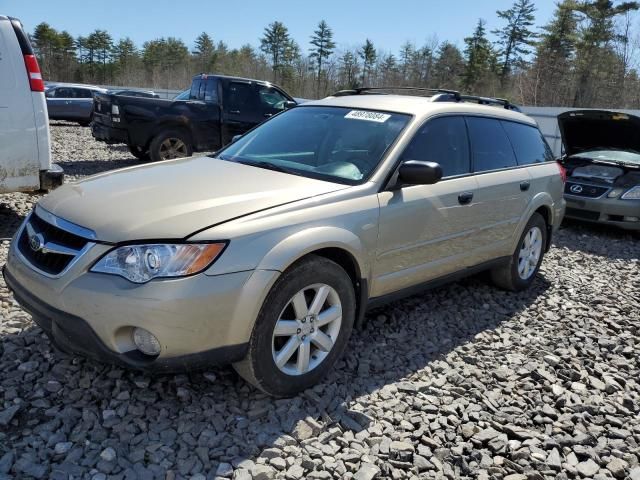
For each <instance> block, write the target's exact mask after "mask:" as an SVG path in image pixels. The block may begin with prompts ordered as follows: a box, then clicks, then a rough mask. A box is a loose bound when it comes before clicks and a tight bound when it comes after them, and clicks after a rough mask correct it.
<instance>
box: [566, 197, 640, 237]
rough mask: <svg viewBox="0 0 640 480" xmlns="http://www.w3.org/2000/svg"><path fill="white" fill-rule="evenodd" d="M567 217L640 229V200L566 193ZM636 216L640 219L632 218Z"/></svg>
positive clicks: (628, 228) (629, 228)
mask: <svg viewBox="0 0 640 480" xmlns="http://www.w3.org/2000/svg"><path fill="white" fill-rule="evenodd" d="M565 200H566V201H567V210H566V212H565V217H566V218H571V219H575V220H581V221H585V222H590V223H599V224H604V225H612V226H616V227H618V228H623V229H625V230H638V231H640V200H620V199H618V198H606V197H602V198H585V197H578V196H573V195H565ZM633 218H636V219H638V220H635V221H634V220H632V219H633Z"/></svg>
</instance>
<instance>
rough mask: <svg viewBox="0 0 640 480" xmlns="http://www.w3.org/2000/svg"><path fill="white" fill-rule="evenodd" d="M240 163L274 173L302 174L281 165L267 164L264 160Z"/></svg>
mask: <svg viewBox="0 0 640 480" xmlns="http://www.w3.org/2000/svg"><path fill="white" fill-rule="evenodd" d="M238 163H242V164H243V165H250V166H252V167H258V168H264V169H266V170H273V171H274V172H281V173H288V174H290V175H300V173H298V172H296V171H294V170H291V169H289V168H286V167H281V166H280V165H275V164H273V163H269V162H265V161H263V160H238Z"/></svg>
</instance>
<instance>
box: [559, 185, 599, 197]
mask: <svg viewBox="0 0 640 480" xmlns="http://www.w3.org/2000/svg"><path fill="white" fill-rule="evenodd" d="M608 191H609V188H608V187H596V186H595V185H586V184H584V183H575V182H567V183H566V184H565V186H564V193H566V194H568V195H575V196H576V197H587V198H598V197H601V196H602V195H604V194H605V193H607V192H608Z"/></svg>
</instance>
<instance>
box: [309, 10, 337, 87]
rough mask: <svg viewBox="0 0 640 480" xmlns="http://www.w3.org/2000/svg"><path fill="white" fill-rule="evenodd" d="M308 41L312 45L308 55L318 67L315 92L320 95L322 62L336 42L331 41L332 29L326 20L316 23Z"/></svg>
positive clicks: (330, 52)
mask: <svg viewBox="0 0 640 480" xmlns="http://www.w3.org/2000/svg"><path fill="white" fill-rule="evenodd" d="M310 43H311V45H313V48H311V50H310V52H311V55H309V56H310V57H311V58H312V59H314V60H315V61H316V65H317V67H318V83H317V94H318V96H320V79H321V76H322V62H323V60H325V59H327V58H329V57H330V56H331V54H332V53H333V50H334V49H335V48H336V44H335V42H334V41H333V31H332V30H331V28H330V27H329V25H327V22H325V21H324V20H321V21H320V23H318V28H317V30H315V31H314V32H313V35H312V36H311V42H310Z"/></svg>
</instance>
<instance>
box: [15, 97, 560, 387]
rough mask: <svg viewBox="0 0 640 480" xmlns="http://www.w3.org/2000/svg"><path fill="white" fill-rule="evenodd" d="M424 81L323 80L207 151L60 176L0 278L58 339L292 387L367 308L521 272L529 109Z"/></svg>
mask: <svg viewBox="0 0 640 480" xmlns="http://www.w3.org/2000/svg"><path fill="white" fill-rule="evenodd" d="M443 95H444V94H439V93H435V94H434V95H433V96H431V97H427V98H418V97H412V96H402V95H370V94H367V92H366V91H356V92H353V94H352V95H348V94H347V95H342V96H335V97H329V98H326V99H324V100H319V101H313V102H308V103H305V104H303V105H301V106H299V107H296V108H293V109H291V110H289V111H286V112H284V113H282V114H279V115H276V116H274V117H273V118H272V119H270V120H269V121H267V122H265V123H264V124H262V125H261V126H259V127H257V128H255V129H254V130H252V131H251V132H249V133H247V134H245V135H244V136H242V137H241V138H240V139H238V140H237V141H235V142H234V143H232V144H231V145H229V146H228V147H226V148H225V149H223V150H221V151H220V152H218V153H217V154H215V155H212V156H210V157H197V158H187V159H180V160H175V161H174V160H172V161H167V162H162V163H159V164H154V165H144V166H139V167H133V168H128V169H124V170H119V171H114V172H110V173H106V174H101V175H97V176H95V177H91V178H88V179H86V180H82V181H79V182H77V183H73V184H68V185H65V186H63V187H61V188H59V189H58V190H56V191H54V192H53V193H51V194H49V195H48V196H46V197H44V198H43V199H42V200H41V201H40V202H39V203H38V205H37V206H36V208H35V210H34V211H33V212H32V213H31V215H30V216H29V217H28V218H27V219H26V220H25V222H24V224H23V226H22V227H21V228H20V230H19V231H18V232H17V234H16V236H15V238H14V240H13V243H12V245H11V248H10V251H9V255H8V260H7V265H6V269H5V270H4V274H5V279H6V282H7V285H8V286H9V287H10V288H11V289H12V290H13V292H14V294H15V297H16V299H17V300H18V301H19V302H20V303H21V304H22V305H23V306H24V308H25V309H26V310H28V311H29V312H31V313H32V315H33V318H34V319H35V321H36V322H37V323H38V324H39V325H40V326H41V327H42V328H43V329H44V330H45V331H46V332H47V333H48V334H49V336H50V337H51V339H52V341H53V342H55V343H56V344H57V345H58V346H59V347H60V348H62V349H64V350H67V351H70V352H77V353H81V354H84V355H87V356H90V357H92V358H96V359H100V360H105V361H109V362H113V363H117V364H120V365H124V366H129V367H136V368H141V369H149V370H176V369H185V368H195V367H204V366H210V365H212V364H219V363H233V365H234V367H235V368H236V369H237V371H238V372H239V373H240V374H241V375H242V376H243V377H244V378H245V379H247V380H248V381H249V382H251V383H252V384H253V385H255V386H256V387H258V388H260V389H262V390H264V391H265V392H267V393H269V394H272V395H276V396H288V395H292V394H294V393H296V392H299V391H301V390H303V389H305V388H308V387H310V386H311V385H313V384H314V383H316V382H318V381H319V380H320V379H321V378H322V377H323V375H325V374H326V373H327V371H328V370H330V369H331V368H332V365H333V364H334V362H335V361H336V359H337V358H338V357H339V356H340V355H341V354H342V353H343V352H344V351H345V349H346V348H348V341H349V335H350V333H351V331H352V328H353V327H354V326H355V325H359V324H360V323H361V322H363V319H364V313H365V312H366V310H367V308H369V307H371V306H374V305H379V304H381V303H383V302H386V301H388V300H390V299H395V298H398V297H400V296H402V295H408V294H412V293H415V292H418V291H420V290H422V289H425V288H428V287H430V286H433V285H436V284H441V283H442V282H443V281H449V280H453V279H457V278H459V277H462V276H465V275H469V274H472V273H475V272H479V271H482V270H490V271H491V274H492V277H493V279H494V281H495V283H496V284H497V285H498V286H500V287H503V288H506V289H510V290H521V289H524V288H527V287H528V286H529V285H530V284H531V283H532V282H533V281H534V278H535V276H536V272H537V271H538V269H539V268H540V264H541V262H542V259H543V255H544V253H545V251H546V250H547V249H548V248H549V246H550V243H551V236H552V234H553V231H554V230H555V229H556V228H557V227H558V225H559V224H560V222H561V220H562V217H563V213H564V200H563V196H562V192H563V179H562V176H561V168H560V167H559V166H558V164H557V163H556V162H555V161H554V160H553V158H552V155H551V152H550V150H549V147H548V146H547V145H546V143H545V141H544V140H543V138H542V136H541V134H540V132H539V130H538V128H537V127H536V125H535V123H534V122H533V121H532V120H531V119H530V118H528V117H526V116H524V115H522V114H520V113H517V112H514V111H510V110H508V109H505V108H499V107H496V106H484V105H478V104H474V103H469V102H466V101H460V98H458V99H455V98H454V99H450V98H449V97H447V96H445V97H443ZM446 95H449V94H446ZM443 100H444V101H443Z"/></svg>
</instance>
